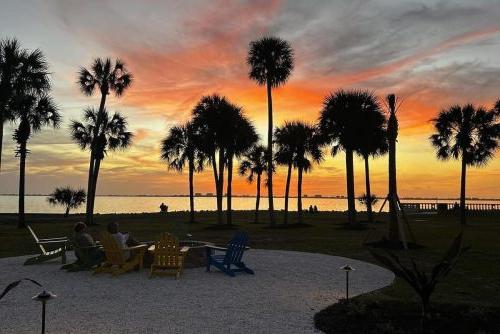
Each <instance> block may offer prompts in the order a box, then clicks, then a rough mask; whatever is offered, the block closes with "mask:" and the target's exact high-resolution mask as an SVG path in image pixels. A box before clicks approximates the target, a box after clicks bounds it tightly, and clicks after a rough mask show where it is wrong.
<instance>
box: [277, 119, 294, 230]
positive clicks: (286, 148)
mask: <svg viewBox="0 0 500 334" xmlns="http://www.w3.org/2000/svg"><path fill="white" fill-rule="evenodd" d="M294 125H295V123H293V122H285V124H283V125H282V126H281V127H278V128H277V129H276V130H274V143H275V144H276V155H275V160H276V163H277V164H278V165H282V166H286V167H287V173H286V183H285V212H284V217H283V218H284V219H283V223H284V224H285V225H286V224H288V199H289V196H290V181H291V178H292V167H293V163H294V159H295V154H296V150H297V147H296V141H295V137H296V133H295V130H296V127H295V126H294Z"/></svg>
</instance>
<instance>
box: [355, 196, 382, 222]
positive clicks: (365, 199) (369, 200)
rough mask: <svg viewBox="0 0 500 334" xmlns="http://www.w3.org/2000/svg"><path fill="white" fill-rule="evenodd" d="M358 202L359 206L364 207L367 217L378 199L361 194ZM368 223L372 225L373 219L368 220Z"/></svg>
mask: <svg viewBox="0 0 500 334" xmlns="http://www.w3.org/2000/svg"><path fill="white" fill-rule="evenodd" d="M358 201H359V203H360V204H362V205H364V206H366V210H367V213H368V215H369V214H370V213H369V211H370V210H371V208H372V207H373V206H374V205H375V204H377V202H378V198H377V196H376V195H375V194H370V195H368V194H363V195H361V197H360V198H358ZM369 221H370V223H373V219H369Z"/></svg>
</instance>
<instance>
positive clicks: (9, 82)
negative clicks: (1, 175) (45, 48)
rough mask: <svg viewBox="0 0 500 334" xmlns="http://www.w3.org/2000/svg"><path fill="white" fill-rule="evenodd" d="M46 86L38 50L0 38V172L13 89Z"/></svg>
mask: <svg viewBox="0 0 500 334" xmlns="http://www.w3.org/2000/svg"><path fill="white" fill-rule="evenodd" d="M47 89H49V78H48V73H47V63H46V61H45V58H44V56H43V54H42V52H41V51H40V50H38V49H36V50H34V51H31V52H30V51H28V50H26V49H21V47H20V45H19V42H18V41H17V40H16V39H4V40H0V171H1V167H2V146H3V145H2V142H3V126H4V124H5V123H6V122H7V121H13V117H14V115H13V112H12V111H11V110H9V103H10V102H9V100H10V99H11V98H12V97H13V95H14V94H15V92H16V91H17V92H20V94H23V92H26V91H29V90H33V91H35V92H37V93H39V94H41V93H43V92H44V91H45V90H47Z"/></svg>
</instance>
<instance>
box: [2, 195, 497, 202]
mask: <svg viewBox="0 0 500 334" xmlns="http://www.w3.org/2000/svg"><path fill="white" fill-rule="evenodd" d="M0 196H18V194H0ZM25 196H31V197H46V196H49V194H26V195H25ZM96 197H153V198H154V197H189V195H116V194H109V195H96ZM194 197H195V198H204V197H209V198H215V197H216V195H195V196H194ZM224 197H225V196H224ZM232 197H233V198H253V197H255V196H254V195H233V196H232ZM261 198H267V196H261ZM274 198H285V196H274ZM289 198H297V196H289ZM302 198H303V199H347V197H345V196H323V195H322V196H317V195H313V196H302ZM384 198H385V197H378V199H381V200H383V199H384ZM401 200H412V201H419V200H425V201H434V200H439V201H443V200H445V201H458V200H460V199H459V198H458V197H401ZM466 200H467V201H500V198H475V197H471V198H466Z"/></svg>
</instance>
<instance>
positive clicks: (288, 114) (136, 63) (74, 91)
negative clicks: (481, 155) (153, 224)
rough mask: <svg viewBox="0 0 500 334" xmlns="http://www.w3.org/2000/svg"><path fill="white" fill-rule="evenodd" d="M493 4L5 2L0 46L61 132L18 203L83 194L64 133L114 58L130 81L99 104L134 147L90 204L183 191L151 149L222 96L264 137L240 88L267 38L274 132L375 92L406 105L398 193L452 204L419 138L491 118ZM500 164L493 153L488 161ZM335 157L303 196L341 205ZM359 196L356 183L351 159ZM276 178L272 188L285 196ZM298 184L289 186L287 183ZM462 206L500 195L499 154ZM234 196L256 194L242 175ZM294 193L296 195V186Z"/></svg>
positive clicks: (450, 172) (9, 178)
mask: <svg viewBox="0 0 500 334" xmlns="http://www.w3.org/2000/svg"><path fill="white" fill-rule="evenodd" d="M499 18H500V1H498V0H490V1H488V0H476V1H470V0H462V1H460V0H454V1H437V0H430V1H399V0H371V1H369V0H359V1H356V0H353V1H343V0H337V1H333V0H323V1H320V0H315V1H312V0H311V1H299V0H297V1H274V0H263V1H227V0H221V1H201V0H200V1H189V0H186V1H132V0H116V1H106V0H100V1H68V0H60V1H35V0H23V1H8V0H2V1H1V8H0V38H5V37H16V38H18V39H19V41H20V42H21V43H22V45H23V46H24V47H26V48H29V49H33V48H40V49H41V50H42V51H43V52H44V54H45V55H46V57H47V60H48V62H49V64H50V71H51V72H52V81H53V97H54V99H55V101H56V102H57V104H58V105H59V107H60V110H61V113H62V115H63V118H64V122H63V124H62V126H61V127H60V129H57V130H52V129H48V130H45V131H43V132H42V133H40V134H37V135H36V136H35V137H34V138H33V139H32V140H31V141H30V143H29V144H28V145H29V146H28V148H29V149H30V150H31V154H30V155H29V157H28V161H27V178H26V183H27V184H26V190H27V193H48V192H50V191H52V190H53V189H54V188H55V187H56V186H60V185H66V184H70V185H74V186H82V187H83V186H85V185H86V177H87V168H88V158H89V153H88V152H87V151H81V150H80V149H79V147H78V146H77V145H76V144H74V143H73V142H72V141H71V139H70V135H69V130H68V125H69V122H70V120H79V119H80V118H81V115H82V110H83V109H84V108H85V107H87V106H97V105H98V103H99V96H97V95H96V96H93V97H86V96H83V95H82V94H81V93H80V91H79V89H78V86H77V84H76V79H77V71H78V69H79V67H80V66H86V67H88V66H90V64H91V63H92V61H93V59H94V58H96V57H112V58H117V57H118V58H120V59H122V60H123V61H124V62H125V63H126V64H127V66H128V68H129V70H130V72H132V73H133V75H134V79H135V80H134V83H133V85H132V87H131V88H130V89H129V90H128V91H127V92H126V93H125V95H124V96H123V97H122V98H120V99H117V98H116V97H114V96H112V97H111V98H109V100H108V101H109V104H108V109H109V110H111V111H121V112H122V113H123V114H125V115H126V116H127V118H128V121H129V123H130V129H131V130H132V131H133V132H134V134H135V139H134V143H133V146H132V147H131V148H130V149H129V150H127V151H125V152H117V153H111V154H109V155H108V156H107V157H106V158H105V160H104V161H103V163H102V165H101V173H100V175H99V185H98V193H100V194H185V193H187V191H188V188H187V173H184V174H178V173H176V172H173V171H168V170H167V168H166V166H165V164H164V163H162V162H161V161H160V160H159V146H160V141H161V139H162V138H163V137H164V136H165V134H166V133H167V131H168V128H169V127H171V126H173V125H175V124H177V123H180V122H184V121H186V120H187V119H188V118H189V117H190V112H191V109H192V107H193V106H194V105H195V103H196V102H197V100H198V99H199V98H200V97H201V96H202V95H205V94H211V93H215V92H217V93H219V94H223V95H225V96H227V97H228V98H229V99H230V100H231V101H232V102H234V103H236V104H238V105H241V106H242V107H243V108H244V110H245V111H246V114H247V115H248V116H249V117H250V118H251V119H252V120H253V121H254V122H255V124H256V126H257V129H258V131H259V133H260V135H261V137H262V138H266V137H265V135H266V125H267V123H266V122H267V118H266V117H267V105H266V103H267V100H266V92H265V88H263V87H259V86H257V85H256V84H255V83H254V82H253V81H251V80H250V79H249V78H248V67H247V65H246V63H245V58H246V54H247V51H248V44H249V42H250V41H252V40H255V39H257V38H260V37H262V36H264V35H272V36H279V37H281V38H284V39H286V40H288V41H289V42H290V44H291V45H292V47H293V49H294V51H295V55H296V65H295V70H294V71H293V73H292V75H291V77H290V80H289V82H288V83H287V84H286V85H285V86H284V87H282V88H278V89H276V90H275V91H274V92H273V93H274V95H273V99H274V110H275V114H274V115H275V125H280V124H281V123H283V122H284V121H285V120H294V119H303V120H308V121H312V122H313V121H316V120H317V118H318V116H319V111H320V109H321V104H322V101H323V98H324V97H325V95H327V94H328V93H329V92H331V91H333V90H336V89H338V88H341V87H342V88H362V89H369V90H373V91H374V92H375V93H376V94H377V95H378V96H380V97H383V96H385V95H387V94H388V93H395V94H397V95H399V96H400V97H401V98H402V99H403V104H402V106H401V109H400V111H399V113H398V116H399V121H400V136H399V143H398V181H399V191H400V196H403V197H405V196H426V197H443V196H447V197H448V196H451V197H455V196H458V194H459V177H460V175H459V174H460V168H459V164H458V163H457V162H453V161H449V162H443V161H438V160H437V159H436V158H435V151H434V150H433V148H432V147H431V145H430V142H429V140H428V137H429V136H430V135H431V132H432V126H431V123H430V119H431V118H433V117H434V116H435V115H436V113H437V112H438V111H439V110H440V109H441V108H444V107H447V106H449V105H450V104H452V103H466V102H473V103H475V104H481V105H484V106H486V107H488V108H490V107H491V106H492V104H493V103H494V102H495V100H496V99H498V98H500V20H499ZM11 133H12V126H8V127H7V133H6V134H5V137H4V143H5V146H4V155H3V164H2V173H1V175H0V193H17V187H18V186H17V184H18V159H17V158H15V157H14V148H15V147H14V145H13V143H12V139H11ZM497 153H498V152H497ZM371 166H372V175H371V178H372V182H373V185H372V187H373V192H374V193H375V194H377V195H380V196H383V195H384V194H385V193H386V192H387V157H382V158H379V159H377V160H374V161H372V163H371ZM344 167H345V162H344V155H343V154H340V155H339V156H337V157H335V158H331V157H330V156H328V158H327V159H326V160H325V162H323V163H322V164H321V165H320V166H314V167H313V171H312V172H311V174H308V175H306V176H305V178H304V192H305V193H306V194H309V195H312V194H323V195H332V194H333V195H343V194H345V169H344ZM355 168H356V175H355V177H356V187H357V189H356V191H357V194H361V193H362V192H364V188H363V187H364V172H363V164H362V161H361V160H360V159H356V161H355ZM284 179H285V171H284V170H279V171H278V174H277V176H276V178H275V192H276V193H277V194H283V192H284ZM292 182H293V183H295V182H296V179H295V175H294V179H293V181H292ZM467 185H468V190H467V195H468V196H475V197H490V198H493V197H496V198H497V197H500V196H499V195H500V192H499V186H500V159H499V158H498V156H497V157H496V158H495V159H493V160H492V161H490V163H489V164H488V166H486V167H483V168H481V169H477V168H471V169H469V171H468V184H467ZM195 191H196V192H214V185H213V177H212V175H211V173H209V172H208V171H207V172H205V173H202V174H199V175H196V176H195ZM234 192H235V193H237V194H253V193H254V185H249V184H248V183H247V182H246V181H245V180H244V179H243V178H242V177H236V179H235V180H234ZM292 192H293V193H295V187H294V186H293V187H292Z"/></svg>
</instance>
